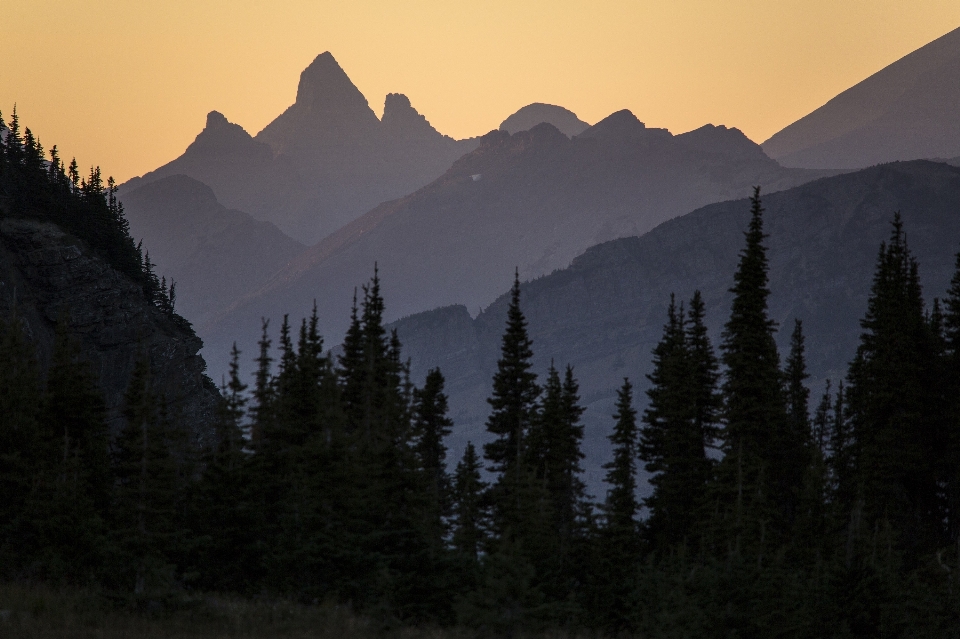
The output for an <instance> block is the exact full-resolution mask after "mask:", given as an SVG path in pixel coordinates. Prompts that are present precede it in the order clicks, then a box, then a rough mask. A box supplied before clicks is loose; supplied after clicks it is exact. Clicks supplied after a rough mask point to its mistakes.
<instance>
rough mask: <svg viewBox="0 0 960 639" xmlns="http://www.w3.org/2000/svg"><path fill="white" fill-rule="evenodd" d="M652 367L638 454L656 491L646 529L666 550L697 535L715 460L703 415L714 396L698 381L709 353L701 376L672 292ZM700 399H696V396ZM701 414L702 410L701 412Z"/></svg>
mask: <svg viewBox="0 0 960 639" xmlns="http://www.w3.org/2000/svg"><path fill="white" fill-rule="evenodd" d="M653 356H654V361H653V372H652V373H651V374H650V375H649V376H648V379H649V380H650V383H651V387H650V388H649V389H648V390H647V397H648V398H649V400H650V404H649V406H648V408H647V410H645V411H644V413H643V422H644V424H645V427H644V429H643V430H642V431H641V433H640V444H639V447H638V455H639V458H640V459H641V460H642V461H643V462H644V467H645V469H646V470H647V472H649V473H651V474H652V475H653V476H652V477H651V479H650V484H651V486H652V487H653V493H652V494H651V495H650V496H649V497H647V498H646V499H645V500H644V505H645V506H646V507H647V509H648V510H649V511H650V515H649V517H648V519H647V521H646V522H645V529H646V534H647V535H648V537H649V538H650V540H651V541H652V542H653V545H654V547H656V548H659V549H662V550H666V549H668V548H669V547H670V546H672V545H675V544H681V543H684V542H685V541H686V540H689V539H695V538H696V535H697V528H696V526H697V523H698V521H699V520H700V518H701V517H702V512H701V508H702V505H703V500H704V496H705V490H706V485H707V481H708V480H709V478H710V472H711V467H712V464H711V462H710V460H709V459H708V458H707V455H706V445H707V443H708V441H707V440H708V438H709V430H708V426H709V425H708V424H703V423H700V422H699V420H698V417H703V414H704V413H707V411H706V410H703V409H705V408H706V406H705V404H706V405H707V406H708V405H709V403H710V402H712V399H710V393H709V391H708V389H704V388H698V387H697V386H695V383H696V382H697V381H703V380H708V379H709V375H707V374H705V373H706V367H708V366H709V358H706V359H703V360H701V361H700V362H699V365H700V368H701V370H700V371H699V375H695V374H694V368H693V364H694V362H695V360H694V357H693V355H692V353H691V349H690V344H689V341H688V333H687V319H686V316H685V314H684V310H683V306H682V305H681V306H680V307H679V308H677V306H676V303H675V299H674V298H673V296H671V298H670V306H669V308H668V309H667V324H666V325H665V326H664V329H663V337H662V338H661V340H660V342H659V343H658V344H657V346H656V348H654V351H653ZM693 398H697V399H699V400H700V401H699V402H694V401H691V399H693ZM698 413H701V414H698Z"/></svg>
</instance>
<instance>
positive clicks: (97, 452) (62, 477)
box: [21, 316, 112, 583]
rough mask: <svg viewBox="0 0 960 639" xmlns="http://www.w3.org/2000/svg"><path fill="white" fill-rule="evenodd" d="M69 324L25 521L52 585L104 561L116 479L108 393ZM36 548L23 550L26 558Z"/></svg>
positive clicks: (52, 379)
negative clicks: (112, 470)
mask: <svg viewBox="0 0 960 639" xmlns="http://www.w3.org/2000/svg"><path fill="white" fill-rule="evenodd" d="M66 325H67V318H66V317H65V316H62V317H61V318H60V319H59V321H58V322H57V329H56V335H55V340H54V351H53V357H52V361H51V363H50V368H49V372H48V374H47V383H46V386H47V391H46V398H45V401H44V402H43V411H42V416H41V420H40V423H41V428H40V430H39V439H40V442H39V443H40V446H39V447H38V452H39V455H38V458H37V460H36V461H37V465H36V469H35V483H34V489H33V491H32V492H31V495H30V498H29V502H30V504H28V509H29V510H30V511H31V512H30V513H29V515H28V519H29V520H30V521H29V522H25V523H28V525H29V527H30V529H31V530H30V533H29V536H30V537H32V543H33V545H34V546H35V552H36V554H35V555H34V557H35V559H34V561H35V566H36V568H35V570H38V571H41V570H42V571H44V572H45V573H46V574H45V575H44V576H46V577H48V578H51V579H65V580H68V581H71V582H73V583H84V582H87V581H89V580H91V579H92V578H93V577H94V576H95V575H96V573H97V571H98V568H99V566H100V565H101V564H102V562H103V560H104V554H103V546H104V541H105V539H104V538H105V532H106V531H105V528H104V518H105V517H106V516H107V514H108V508H109V502H110V491H111V483H112V477H111V474H110V459H109V437H108V431H107V425H106V408H105V404H104V399H103V394H102V393H101V391H100V388H99V386H98V383H97V380H96V379H95V377H94V376H93V374H92V372H91V371H90V370H89V367H88V365H87V363H86V362H85V361H84V360H83V359H82V358H81V355H80V349H79V347H78V345H77V344H76V343H75V342H74V341H73V340H72V339H70V337H69V335H68V334H67V327H66ZM24 532H26V530H24ZM29 543H30V542H26V540H25V544H24V546H21V552H23V553H24V554H25V555H26V554H29V552H30V551H29V550H28V548H27V547H25V546H27V545H28V544H29ZM41 566H42V568H41ZM36 576H40V575H39V574H37V575H36Z"/></svg>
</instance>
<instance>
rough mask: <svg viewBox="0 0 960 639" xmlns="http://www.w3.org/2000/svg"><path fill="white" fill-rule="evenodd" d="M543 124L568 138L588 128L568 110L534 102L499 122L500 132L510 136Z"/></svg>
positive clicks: (588, 126) (587, 125)
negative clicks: (555, 128) (550, 126)
mask: <svg viewBox="0 0 960 639" xmlns="http://www.w3.org/2000/svg"><path fill="white" fill-rule="evenodd" d="M543 122H546V123H547V124H552V125H553V126H555V127H557V129H559V130H560V132H561V133H563V134H564V135H565V136H567V137H568V138H572V137H574V136H576V135H580V134H581V133H583V132H584V131H586V130H587V129H588V128H590V125H589V124H587V123H586V122H584V121H583V120H581V119H580V118H578V117H577V114H576V113H574V112H573V111H570V110H569V109H564V108H563V107H561V106H555V105H553V104H543V103H542V102H534V103H533V104H528V105H527V106H525V107H523V108H521V109H520V110H519V111H517V112H516V113H514V114H513V115H511V116H510V117H508V118H507V119H506V120H504V121H503V122H501V123H500V130H501V131H506V132H507V133H510V134H511V135H512V134H514V133H519V132H520V131H529V130H530V129H532V128H533V127H535V126H537V125H538V124H542V123H543Z"/></svg>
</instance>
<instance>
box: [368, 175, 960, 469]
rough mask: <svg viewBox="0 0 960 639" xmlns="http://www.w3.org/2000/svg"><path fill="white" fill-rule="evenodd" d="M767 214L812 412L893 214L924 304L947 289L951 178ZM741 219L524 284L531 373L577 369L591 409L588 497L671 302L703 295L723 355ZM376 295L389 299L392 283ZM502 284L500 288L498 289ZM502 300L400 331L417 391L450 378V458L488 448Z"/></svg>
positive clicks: (821, 194)
mask: <svg viewBox="0 0 960 639" xmlns="http://www.w3.org/2000/svg"><path fill="white" fill-rule="evenodd" d="M743 192H744V194H746V193H747V192H748V190H747V189H744V191H743ZM763 203H764V206H765V208H766V213H765V215H764V224H765V231H766V232H767V233H768V234H769V238H768V240H767V243H768V246H769V258H770V290H771V291H772V295H771V297H770V312H771V317H772V318H773V319H775V320H776V321H777V322H778V323H779V325H780V327H782V330H781V331H780V334H779V335H778V341H779V342H780V346H781V352H785V350H786V348H788V340H789V333H790V330H791V329H792V326H793V320H794V318H800V319H802V320H803V322H804V328H805V331H806V334H807V356H808V364H809V367H810V371H811V373H812V375H813V379H812V380H811V382H812V386H813V388H814V389H815V394H814V400H812V401H815V400H816V392H819V389H820V388H822V386H821V383H822V381H823V379H824V378H827V377H829V378H832V379H833V380H834V381H835V382H836V381H838V380H840V379H842V378H843V376H844V375H845V373H846V366H847V363H848V362H849V360H850V359H851V358H852V357H853V354H854V351H855V349H856V344H857V340H858V338H859V334H860V326H859V319H860V318H861V317H862V316H863V314H864V312H865V311H866V301H867V295H868V292H869V289H870V284H871V281H872V276H873V269H874V265H875V261H876V256H877V252H878V250H879V246H880V242H881V241H883V240H885V239H887V238H888V237H889V233H890V230H891V226H890V221H891V220H892V218H893V214H894V212H895V211H900V212H901V214H902V216H903V220H904V224H905V229H906V234H907V239H908V243H909V245H910V248H911V250H912V251H913V252H914V254H915V255H916V256H917V258H918V259H919V263H920V275H921V280H922V282H923V285H924V292H925V296H926V297H927V299H928V301H929V300H930V299H931V298H932V297H934V296H938V295H939V296H942V295H943V294H944V292H945V291H946V288H947V286H948V282H949V279H950V277H951V275H952V273H953V271H954V264H955V262H954V255H955V254H956V253H957V252H958V251H960V169H958V168H956V167H952V166H948V165H946V164H940V163H933V162H926V161H915V162H906V163H894V164H887V165H882V166H878V167H875V168H870V169H866V170H862V171H859V172H856V173H849V174H845V175H840V176H836V177H830V178H825V179H821V180H817V181H814V182H811V183H809V184H804V185H802V186H799V187H797V188H793V189H790V190H787V191H782V192H780V193H773V194H767V195H765V196H763ZM748 220H749V203H748V201H747V200H744V199H741V200H734V201H729V202H722V203H719V204H712V205H710V206H706V207H704V208H701V209H698V210H696V211H694V212H692V213H689V214H687V215H684V216H682V217H678V218H676V219H673V220H670V221H668V222H665V223H663V224H661V225H660V226H658V227H657V228H656V229H654V230H652V231H650V232H649V233H646V234H645V235H643V236H641V237H628V238H623V239H617V240H613V241H610V242H606V243H603V244H600V245H598V246H594V247H593V248H590V249H589V250H587V251H586V252H585V253H584V254H583V255H581V256H580V257H578V258H577V259H575V260H574V261H573V264H572V265H571V266H569V267H568V268H565V269H562V270H559V271H557V272H554V273H552V274H550V275H548V276H546V277H542V278H539V279H535V280H533V281H529V282H527V283H525V284H523V286H522V288H521V290H522V297H521V304H522V308H523V311H524V313H525V315H526V317H527V320H528V321H529V331H530V335H531V337H532V339H533V350H534V353H535V356H536V357H535V362H536V367H537V368H538V369H539V372H540V373H541V374H542V373H543V372H544V371H545V370H546V368H547V366H548V365H549V363H550V362H551V361H554V362H555V363H556V364H557V366H563V365H565V364H567V363H570V364H572V365H573V366H574V367H575V371H576V375H577V377H578V378H579V380H580V383H581V389H582V395H583V400H584V402H585V404H587V405H588V406H589V410H588V411H587V414H586V421H587V435H586V454H587V457H588V459H587V463H586V465H587V468H588V470H589V471H590V473H589V476H590V477H591V480H590V481H591V483H592V485H594V486H597V485H599V481H600V477H601V476H602V473H601V471H600V464H601V463H602V462H604V461H607V459H608V457H607V452H608V451H607V444H606V440H605V439H604V437H605V435H606V434H607V433H608V432H609V428H610V415H611V414H612V412H613V403H614V401H615V394H616V389H617V387H618V386H619V385H620V384H621V383H622V380H623V377H625V376H627V377H630V378H631V380H633V382H634V384H635V385H637V386H638V387H639V390H638V396H637V404H638V405H640V406H642V405H644V404H645V403H646V398H645V396H644V395H643V394H642V390H643V389H644V388H646V386H647V381H646V379H645V377H644V376H645V375H646V374H647V373H649V372H650V362H651V350H652V349H653V347H654V345H655V344H656V342H657V341H658V340H659V338H660V336H661V334H662V327H663V324H664V322H665V319H666V308H667V304H668V302H669V299H670V294H671V293H676V295H677V296H678V300H680V301H682V300H689V298H690V296H691V295H692V294H693V292H694V291H695V290H697V289H699V290H700V291H701V292H702V293H703V297H704V301H705V302H706V307H707V324H708V326H709V328H710V332H711V337H712V339H713V343H714V345H715V346H717V345H718V344H719V333H720V329H721V327H722V325H723V323H724V322H725V321H726V320H727V318H728V316H729V310H730V308H729V307H730V300H731V296H730V294H729V292H728V289H729V288H730V286H731V285H732V283H733V272H734V269H735V267H736V264H737V259H738V253H739V251H740V250H741V248H742V246H743V242H744V236H743V231H744V230H745V228H746V225H747V222H748ZM503 279H506V278H503ZM385 283H386V291H385V292H386V295H387V299H388V300H389V299H390V297H391V296H392V294H393V290H392V289H393V287H394V283H393V281H392V280H390V279H389V278H388V279H386V281H385ZM508 285H509V282H508V281H503V283H502V284H501V289H502V290H504V291H505V290H507V288H508ZM507 301H508V300H507V295H506V293H504V294H503V295H501V296H500V297H499V298H498V299H497V301H496V302H494V303H493V304H492V305H490V306H489V307H488V308H486V309H484V311H483V312H482V313H480V314H479V315H478V316H477V317H476V318H475V319H472V318H471V311H472V309H468V308H467V307H464V306H462V305H461V306H448V307H445V308H439V309H436V310H434V311H430V312H426V313H420V314H417V315H414V316H411V317H408V318H405V319H403V320H401V321H399V322H397V323H396V324H395V327H396V328H397V330H398V333H399V336H400V339H401V341H402V342H403V345H404V353H405V355H407V356H409V357H411V359H412V366H413V376H414V380H415V381H416V382H418V383H419V382H420V381H421V380H422V379H423V376H424V375H425V373H426V371H427V370H428V369H429V368H431V367H434V366H439V367H440V368H441V370H442V371H443V373H444V375H445V376H446V378H447V384H448V390H449V392H450V406H451V413H452V416H453V418H454V421H455V422H456V424H457V428H456V432H455V433H454V436H453V437H452V438H451V444H452V446H453V448H454V449H459V448H461V447H462V446H463V445H464V444H465V442H466V440H468V439H472V440H473V441H474V442H477V441H479V440H483V439H484V427H483V424H484V420H485V419H486V417H487V414H488V412H489V406H488V405H487V404H486V402H485V401H484V400H485V398H486V397H487V396H489V393H490V383H491V378H492V375H493V372H494V370H495V367H496V361H497V358H498V356H499V348H500V339H501V335H502V332H503V328H504V325H505V321H506V307H507Z"/></svg>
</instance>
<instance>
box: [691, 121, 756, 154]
mask: <svg viewBox="0 0 960 639" xmlns="http://www.w3.org/2000/svg"><path fill="white" fill-rule="evenodd" d="M676 137H677V139H678V140H679V141H681V142H683V143H684V144H686V145H687V146H689V147H691V148H693V149H697V150H698V151H704V152H706V153H718V154H722V155H725V156H727V157H731V158H734V159H738V160H769V158H768V156H767V154H766V153H764V152H763V149H761V148H760V146H759V145H758V144H757V143H756V142H754V141H753V140H751V139H750V138H748V137H747V136H746V135H744V133H743V131H741V130H740V129H738V128H736V127H729V128H728V127H726V126H724V125H722V124H721V125H719V126H715V125H713V124H705V125H703V126H702V127H700V128H699V129H694V130H693V131H688V132H686V133H681V134H680V135H678V136H676Z"/></svg>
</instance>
